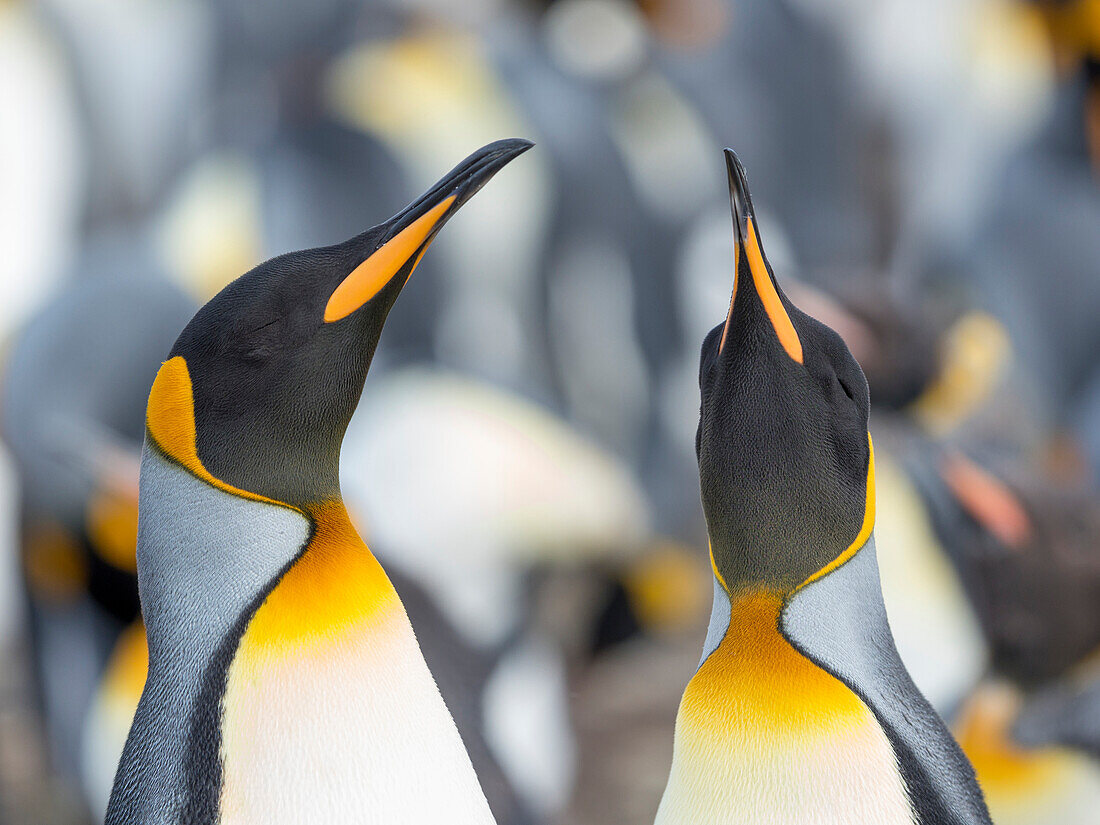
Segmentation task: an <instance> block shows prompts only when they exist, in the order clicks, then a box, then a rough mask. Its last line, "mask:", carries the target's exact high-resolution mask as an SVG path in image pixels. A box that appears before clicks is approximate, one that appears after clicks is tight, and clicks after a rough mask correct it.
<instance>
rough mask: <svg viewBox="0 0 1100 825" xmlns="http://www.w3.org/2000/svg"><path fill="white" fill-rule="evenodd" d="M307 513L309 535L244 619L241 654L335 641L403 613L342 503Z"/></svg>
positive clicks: (260, 654) (330, 503) (298, 648)
mask: <svg viewBox="0 0 1100 825" xmlns="http://www.w3.org/2000/svg"><path fill="white" fill-rule="evenodd" d="M307 512H308V515H309V517H310V520H311V521H312V522H313V532H312V535H311V536H310V538H309V541H308V542H307V544H306V546H305V549H304V550H303V551H302V552H301V553H300V554H299V556H298V558H297V559H296V560H295V561H294V562H293V563H292V564H291V565H290V566H289V567H288V568H287V570H286V572H285V573H284V574H283V576H282V577H281V578H280V579H279V580H278V582H277V583H276V584H275V586H274V588H272V590H271V592H270V593H269V594H268V596H267V598H266V599H265V600H264V601H263V603H262V604H261V605H260V607H259V609H258V610H257V611H256V613H255V615H254V616H253V617H252V620H251V621H250V622H249V625H248V628H247V629H246V630H245V633H244V636H243V637H242V639H241V644H240V647H239V649H238V659H241V658H242V657H243V658H245V659H246V660H247V659H250V658H254V657H259V658H263V657H266V656H271V655H276V656H280V655H285V654H286V653H288V652H291V651H294V652H304V651H316V650H317V649H318V648H323V647H326V646H332V645H334V644H335V645H338V644H339V642H340V639H341V636H342V635H344V634H345V633H355V632H358V631H361V630H371V629H378V628H380V627H381V626H383V625H384V624H385V623H386V621H387V619H389V618H390V617H391V615H392V614H393V613H394V612H395V611H396V612H400V613H402V614H403V612H404V611H403V609H402V607H401V602H400V599H399V598H398V596H397V591H395V590H394V588H393V585H392V584H391V583H390V580H389V578H388V577H387V576H386V573H385V571H383V569H382V566H381V565H380V564H379V563H378V560H377V559H376V558H375V557H374V554H373V553H371V551H370V549H369V548H368V547H367V545H366V544H364V543H363V540H362V539H361V538H360V537H359V534H358V533H357V532H356V530H355V527H354V526H353V525H352V523H351V520H350V519H349V518H348V514H347V510H345V509H344V505H343V503H342V502H340V501H338V500H335V501H328V502H323V503H321V504H319V505H315V506H313V507H310V508H307Z"/></svg>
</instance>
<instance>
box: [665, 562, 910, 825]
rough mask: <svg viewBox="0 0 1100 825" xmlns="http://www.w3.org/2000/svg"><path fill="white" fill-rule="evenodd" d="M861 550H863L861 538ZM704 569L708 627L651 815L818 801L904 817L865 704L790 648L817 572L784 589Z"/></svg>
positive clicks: (743, 813) (803, 810) (685, 818)
mask: <svg viewBox="0 0 1100 825" xmlns="http://www.w3.org/2000/svg"><path fill="white" fill-rule="evenodd" d="M866 550H867V551H869V552H870V553H871V554H872V555H873V552H874V548H873V546H869V547H867V548H866ZM715 572H716V575H715V579H714V590H715V597H714V609H713V613H712V617H711V627H710V631H709V633H708V636H707V643H706V648H705V649H704V652H703V659H702V661H701V662H700V665H699V668H698V670H697V671H696V673H695V675H694V676H693V677H692V679H691V681H690V682H689V683H688V685H687V688H686V689H685V690H684V695H683V698H682V700H681V702H680V710H679V713H678V714H677V717H676V736H675V742H674V746H673V761H672V768H671V771H670V773H669V781H668V785H667V786H666V788H665V793H664V796H663V797H662V800H661V805H660V808H659V810H658V815H657V819H656V822H657V825H675V824H676V823H681V822H704V821H710V822H726V823H733V822H739V823H743V822H769V823H776V825H795V824H796V823H804V822H808V821H817V820H818V819H820V817H821V812H822V811H848V812H857V811H858V812H859V813H860V814H861V815H862V816H861V817H860V821H867V822H881V823H890V824H891V825H903V824H904V825H912V823H913V822H914V820H913V818H912V815H911V813H912V812H911V808H910V805H909V801H908V797H907V794H906V790H905V784H904V782H903V780H902V778H901V776H900V774H899V773H898V770H897V760H896V758H895V755H894V752H893V750H892V748H891V745H890V742H889V740H888V738H887V735H886V733H885V731H884V730H883V728H882V727H881V726H880V724H879V723H878V721H877V719H876V717H875V715H874V712H873V711H872V709H871V708H870V707H869V706H868V705H867V704H866V703H865V702H864V701H863V700H862V699H861V697H860V696H859V695H857V694H856V693H855V692H854V691H853V690H852V689H851V688H850V687H849V686H848V685H847V684H846V683H845V682H843V681H841V679H839V678H838V677H837V676H836V675H835V674H834V673H832V672H831V671H829V670H826V669H825V668H824V667H823V666H821V665H820V664H819V663H818V662H817V661H816V660H814V659H811V658H810V657H809V655H808V654H807V653H806V652H805V651H804V650H803V649H802V648H801V647H800V646H796V644H795V643H794V642H793V641H792V639H793V638H794V636H793V635H792V634H790V633H789V632H788V628H787V627H786V626H785V624H786V622H787V620H788V616H789V610H790V609H791V607H792V605H795V604H797V603H798V602H799V600H800V599H799V597H800V591H801V590H802V587H806V588H807V590H809V591H812V590H813V589H814V588H813V586H812V585H813V583H814V582H816V581H818V579H812V580H808V581H807V582H805V583H804V584H803V585H802V586H799V587H795V588H792V589H791V590H789V591H784V590H782V589H779V588H775V587H768V586H760V585H759V584H757V585H753V584H748V585H745V584H741V585H738V586H736V587H734V588H732V589H727V587H726V585H725V584H724V583H723V582H722V581H721V580H720V577H719V576H718V575H717V570H716V571H715ZM830 573H831V571H826V572H825V573H824V574H823V576H828V575H830ZM840 612H841V611H839V610H837V611H832V610H831V609H830V610H829V611H828V615H827V616H826V615H824V614H818V613H815V614H814V617H815V619H820V620H821V623H822V624H824V625H825V626H829V627H830V629H832V626H833V625H834V624H835V623H837V622H839V623H841V624H847V623H849V621H850V619H849V618H848V617H846V616H840V615H839V614H840ZM853 612H856V613H858V611H853ZM840 635H842V636H843V635H844V634H843V633H841V634H840ZM853 776H855V777H858V779H857V780H856V781H853V779H852V778H853Z"/></svg>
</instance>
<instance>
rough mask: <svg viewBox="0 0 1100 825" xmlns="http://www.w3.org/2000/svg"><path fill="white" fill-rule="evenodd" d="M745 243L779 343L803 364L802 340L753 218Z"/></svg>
mask: <svg viewBox="0 0 1100 825" xmlns="http://www.w3.org/2000/svg"><path fill="white" fill-rule="evenodd" d="M745 245H746V249H745V255H746V257H747V258H748V261H749V270H750V271H751V272H752V282H753V284H754V285H755V286H756V294H757V295H759V296H760V300H761V302H762V303H763V304H764V310H765V311H766V312H767V313H768V318H769V319H770V320H771V322H772V327H774V329H775V334H776V335H778V336H779V343H781V344H782V345H783V349H785V350H786V351H787V355H789V356H791V358H793V359H794V360H795V361H797V362H798V363H800V364H801V363H803V361H802V341H800V340H799V338H798V333H797V332H796V331H795V328H794V324H792V323H791V318H790V316H789V315H787V310H786V308H785V307H784V306H783V301H781V300H780V298H779V293H778V292H776V291H775V284H773V283H772V279H771V276H770V275H769V274H768V267H767V266H765V264H764V256H763V254H761V252H760V242H759V241H758V240H757V239H756V227H755V226H754V224H753V219H752V218H749V220H748V238H747V239H746V240H745ZM731 308H732V307H731ZM727 325H728V320H727Z"/></svg>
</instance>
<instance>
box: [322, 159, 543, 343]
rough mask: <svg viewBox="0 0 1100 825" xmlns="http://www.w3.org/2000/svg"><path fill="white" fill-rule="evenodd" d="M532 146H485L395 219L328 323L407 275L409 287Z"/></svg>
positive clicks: (333, 302) (348, 283)
mask: <svg viewBox="0 0 1100 825" xmlns="http://www.w3.org/2000/svg"><path fill="white" fill-rule="evenodd" d="M532 146H534V144H533V143H532V142H531V141H529V140H522V139H520V138H512V139H509V140H498V141H497V142H495V143H490V144H489V145H488V146H483V147H482V148H481V149H479V150H478V151H476V152H474V153H473V154H472V155H470V156H469V157H468V158H466V159H465V160H464V161H462V163H460V164H458V166H456V167H455V168H454V169H452V170H451V171H450V173H449V174H447V175H446V176H445V177H444V178H442V179H441V180H440V181H439V182H438V183H437V184H435V186H433V187H432V188H431V189H429V190H428V191H427V192H425V193H424V194H423V195H421V196H420V197H419V198H418V199H417V200H415V201H413V203H411V204H409V205H408V206H407V207H405V209H403V210H402V211H401V212H399V213H398V214H396V215H394V216H393V217H392V218H390V220H388V221H387V222H386V224H385V227H386V231H385V232H383V233H382V235H381V237H380V238H379V240H378V241H377V246H376V247H375V248H374V249H373V251H371V252H370V254H369V255H368V257H367V258H366V260H364V261H363V262H362V263H360V264H359V265H358V266H357V267H356V268H355V269H353V270H352V271H351V272H350V273H349V274H348V275H347V277H345V278H344V280H343V281H341V282H340V285H339V286H337V287H336V289H335V290H334V291H333V293H332V296H331V297H330V298H329V301H328V304H327V305H326V307H325V321H326V322H332V321H339V320H340V319H341V318H345V317H347V316H348V315H350V314H351V313H353V312H355V310H357V309H359V308H360V307H361V306H363V305H364V304H365V303H367V302H368V301H369V300H371V299H372V298H374V296H375V295H377V294H378V293H379V292H380V291H381V290H382V289H383V288H384V287H385V286H386V285H387V284H389V283H390V281H392V280H393V279H394V278H395V277H397V276H399V275H401V274H404V278H405V281H408V279H409V277H410V276H411V275H412V272H413V270H414V269H416V265H417V264H418V263H420V259H421V257H423V255H424V252H425V251H426V250H427V249H428V246H429V245H430V244H431V242H432V240H433V239H434V238H435V236H436V234H437V233H438V232H439V230H440V229H442V228H443V225H444V224H445V223H447V221H448V220H450V217H451V216H452V215H453V214H454V213H455V212H456V211H458V209H459V208H460V207H461V206H462V205H463V204H464V203H466V201H468V200H469V199H470V198H472V197H473V196H474V195H475V194H476V193H477V191H478V190H479V189H481V187H482V186H484V185H485V184H486V183H488V181H489V179H490V178H492V177H493V175H495V174H496V173H497V172H499V171H500V170H501V169H502V168H503V167H504V166H506V165H507V164H508V163H509V162H510V161H511V160H513V159H514V158H516V157H518V156H519V155H522V154H523V153H524V152H526V151H527V150H528V149H530V148H531V147H532ZM372 232H373V230H372ZM364 234H365V235H366V234H368V233H364ZM361 237H362V236H361Z"/></svg>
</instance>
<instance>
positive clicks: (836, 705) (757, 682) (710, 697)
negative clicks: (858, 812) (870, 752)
mask: <svg viewBox="0 0 1100 825" xmlns="http://www.w3.org/2000/svg"><path fill="white" fill-rule="evenodd" d="M783 603H784V600H783V596H782V595H781V594H780V593H778V592H774V591H768V590H759V591H749V592H745V593H742V594H740V595H737V596H733V597H731V598H730V613H729V625H728V628H727V630H726V633H725V636H724V637H723V638H722V640H721V642H720V643H719V644H718V646H717V648H715V649H714V651H713V652H712V653H711V654H710V655H709V656H707V657H706V659H705V660H704V661H703V663H702V665H701V666H700V667H699V670H698V671H697V672H696V674H695V676H694V678H692V680H691V682H690V683H689V684H688V687H687V690H686V691H685V692H684V697H683V701H682V702H681V705H680V714H681V721H682V722H683V723H684V724H686V725H689V726H690V727H691V728H692V729H694V730H695V732H696V733H697V734H698V735H700V736H703V737H705V738H707V739H709V740H715V741H723V740H724V741H725V742H726V743H727V744H730V745H734V744H736V741H737V740H738V739H749V738H757V737H758V736H760V735H761V733H766V734H767V735H769V736H775V737H778V738H788V737H794V738H801V737H805V736H814V737H817V736H827V735H829V734H832V733H837V732H840V731H842V730H844V729H845V728H846V727H847V726H848V725H849V724H851V722H852V720H853V719H855V718H862V717H863V715H864V714H865V713H866V708H865V707H864V705H863V703H862V702H861V701H860V700H859V698H858V697H857V696H856V695H855V694H854V693H852V691H851V690H849V689H848V687H847V686H846V685H844V683H843V682H841V681H840V680H838V679H837V678H836V677H834V676H833V675H832V674H830V673H828V672H827V671H825V670H822V669H821V668H820V667H818V666H817V665H816V664H814V663H813V662H811V661H810V660H809V659H807V658H806V657H805V656H803V655H802V654H801V653H800V652H799V651H798V650H796V649H795V648H794V646H792V645H791V643H790V642H789V641H787V639H786V638H785V637H784V636H783V634H782V633H781V632H780V630H779V622H780V614H781V611H782V607H783Z"/></svg>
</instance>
